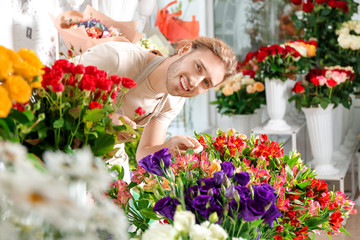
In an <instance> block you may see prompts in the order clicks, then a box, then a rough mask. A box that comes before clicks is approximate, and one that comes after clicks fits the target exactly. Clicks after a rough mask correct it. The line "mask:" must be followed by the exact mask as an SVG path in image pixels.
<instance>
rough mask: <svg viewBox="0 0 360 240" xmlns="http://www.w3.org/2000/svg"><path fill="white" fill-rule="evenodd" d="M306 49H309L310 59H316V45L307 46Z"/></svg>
mask: <svg viewBox="0 0 360 240" xmlns="http://www.w3.org/2000/svg"><path fill="white" fill-rule="evenodd" d="M306 48H307V51H308V52H307V54H308V56H309V57H314V56H315V55H316V47H315V45H312V44H307V45H306Z"/></svg>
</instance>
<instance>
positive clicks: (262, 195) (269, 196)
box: [253, 184, 276, 207]
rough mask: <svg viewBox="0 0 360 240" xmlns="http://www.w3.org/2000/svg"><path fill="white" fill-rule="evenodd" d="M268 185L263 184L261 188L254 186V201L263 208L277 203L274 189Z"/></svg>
mask: <svg viewBox="0 0 360 240" xmlns="http://www.w3.org/2000/svg"><path fill="white" fill-rule="evenodd" d="M266 185H268V184H262V185H260V186H258V185H255V186H253V189H254V200H255V201H256V202H257V203H258V204H259V205H261V206H263V207H265V206H266V205H268V204H269V203H270V202H273V201H275V199H276V194H275V193H274V191H273V188H272V189H271V188H269V187H268V186H266Z"/></svg>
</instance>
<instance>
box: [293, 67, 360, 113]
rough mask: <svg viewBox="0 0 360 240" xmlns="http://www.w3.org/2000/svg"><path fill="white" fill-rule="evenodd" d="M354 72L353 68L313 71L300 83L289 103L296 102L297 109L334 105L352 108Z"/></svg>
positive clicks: (329, 68) (330, 68)
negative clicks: (351, 95) (351, 94)
mask: <svg viewBox="0 0 360 240" xmlns="http://www.w3.org/2000/svg"><path fill="white" fill-rule="evenodd" d="M354 76H355V74H354V70H353V68H352V67H350V66H348V67H341V66H331V67H325V68H323V69H312V70H310V71H309V73H308V74H307V75H306V78H305V80H303V81H298V82H297V83H296V84H295V85H294V87H293V89H292V91H293V92H294V93H295V94H294V95H293V96H291V97H290V98H289V101H295V106H296V108H297V109H298V110H299V111H300V109H301V108H302V107H307V108H309V107H317V106H318V105H320V106H321V107H322V108H323V109H325V108H326V107H327V106H328V104H330V103H333V104H334V105H335V107H336V106H337V105H339V104H343V106H344V107H346V108H350V105H351V98H350V93H351V92H352V88H353V83H352V81H353V79H354Z"/></svg>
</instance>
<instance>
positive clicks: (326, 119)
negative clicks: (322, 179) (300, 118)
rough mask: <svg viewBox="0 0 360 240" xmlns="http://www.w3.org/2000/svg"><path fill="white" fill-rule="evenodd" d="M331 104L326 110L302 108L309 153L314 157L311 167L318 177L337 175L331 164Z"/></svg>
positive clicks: (337, 171) (336, 170)
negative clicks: (313, 167)
mask: <svg viewBox="0 0 360 240" xmlns="http://www.w3.org/2000/svg"><path fill="white" fill-rule="evenodd" d="M333 107H334V105H333V104H329V105H328V107H327V108H326V109H323V108H321V107H320V106H319V107H312V108H302V111H303V112H304V114H305V119H306V124H307V129H308V134H309V139H310V146H311V152H312V155H313V157H314V159H313V161H312V165H314V166H315V171H316V172H317V173H318V174H320V175H333V174H337V173H339V170H338V169H336V168H335V167H334V165H333V163H332V154H333V126H332V111H333Z"/></svg>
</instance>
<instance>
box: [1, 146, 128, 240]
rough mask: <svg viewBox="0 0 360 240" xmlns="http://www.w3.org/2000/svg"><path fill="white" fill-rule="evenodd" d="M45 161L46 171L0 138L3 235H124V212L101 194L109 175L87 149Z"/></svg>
mask: <svg viewBox="0 0 360 240" xmlns="http://www.w3.org/2000/svg"><path fill="white" fill-rule="evenodd" d="M44 159H45V161H46V163H47V165H46V169H45V168H44V166H43V165H42V163H41V162H40V161H39V160H38V159H37V158H34V157H33V155H30V154H28V153H27V149H26V148H25V147H24V146H23V145H21V144H20V143H11V142H9V141H8V142H6V141H0V166H1V174H0V194H1V196H2V197H1V199H0V215H1V216H2V218H1V219H0V231H1V236H2V238H5V239H13V240H22V239H44V238H47V239H54V240H57V239H83V238H86V239H101V240H105V239H109V238H114V239H128V233H127V229H128V221H127V219H126V216H125V214H124V213H123V211H122V210H121V209H119V208H118V207H117V206H116V205H115V204H113V203H112V202H111V201H109V199H107V198H105V197H104V196H102V194H101V193H102V192H103V191H104V190H105V189H107V187H108V185H109V184H110V183H111V180H112V178H111V176H110V175H109V174H108V170H107V169H106V167H105V166H104V163H103V162H102V161H100V160H99V159H98V158H94V156H93V155H92V153H91V150H90V149H89V148H85V149H81V150H80V149H77V150H76V151H75V152H74V154H71V155H70V154H65V153H63V152H60V151H58V152H51V151H48V152H46V153H45V154H44ZM85 186H86V188H87V189H88V190H89V191H91V193H92V194H91V204H90V203H87V202H86V188H85ZM82 188H84V192H83V191H82V190H81V189H82ZM79 190H80V191H79Z"/></svg>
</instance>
